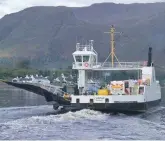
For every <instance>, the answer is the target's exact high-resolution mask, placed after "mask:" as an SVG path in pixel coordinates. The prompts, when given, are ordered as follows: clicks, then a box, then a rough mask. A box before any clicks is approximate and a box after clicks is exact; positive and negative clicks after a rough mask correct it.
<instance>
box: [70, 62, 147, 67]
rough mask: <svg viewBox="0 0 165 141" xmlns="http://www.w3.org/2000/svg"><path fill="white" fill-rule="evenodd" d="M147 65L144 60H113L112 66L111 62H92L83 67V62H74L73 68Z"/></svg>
mask: <svg viewBox="0 0 165 141" xmlns="http://www.w3.org/2000/svg"><path fill="white" fill-rule="evenodd" d="M144 66H147V63H146V62H120V63H118V62H114V65H113V66H112V64H111V62H109V63H107V62H106V63H101V62H98V63H93V64H89V65H88V67H85V62H76V63H75V62H74V63H73V69H107V68H121V69H122V68H142V67H144Z"/></svg>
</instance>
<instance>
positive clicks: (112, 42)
mask: <svg viewBox="0 0 165 141" xmlns="http://www.w3.org/2000/svg"><path fill="white" fill-rule="evenodd" d="M114 32H115V28H114V26H113V25H112V26H111V29H110V34H111V47H110V48H111V63H112V67H113V66H114V55H115V53H114V51H115V50H114V49H115V37H114Z"/></svg>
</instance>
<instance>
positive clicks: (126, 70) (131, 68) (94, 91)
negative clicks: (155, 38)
mask: <svg viewBox="0 0 165 141" xmlns="http://www.w3.org/2000/svg"><path fill="white" fill-rule="evenodd" d="M114 33H115V28H114V26H112V27H111V30H110V34H111V52H110V54H109V56H108V58H110V57H111V60H110V61H107V60H108V58H107V59H106V60H105V61H104V62H98V53H97V52H96V51H95V49H94V46H93V40H91V41H90V42H89V44H88V45H81V44H80V43H77V44H76V51H75V52H74V53H73V54H72V55H73V59H74V62H73V65H72V69H75V70H77V71H78V78H77V91H76V92H75V93H74V94H70V95H68V94H66V95H64V98H66V99H70V105H71V107H72V108H73V109H77V110H81V109H92V110H97V111H102V112H109V113H110V112H121V113H128V112H146V111H147V110H149V109H150V108H153V107H155V106H158V105H159V104H160V102H161V87H160V84H159V81H158V80H156V74H155V68H154V64H153V62H152V48H151V47H150V48H149V51H148V61H141V62H120V61H119V60H118V58H117V57H116V55H115V51H114V48H115V46H114V45H115V41H114ZM146 56H147V55H146ZM115 60H116V61H115Z"/></svg>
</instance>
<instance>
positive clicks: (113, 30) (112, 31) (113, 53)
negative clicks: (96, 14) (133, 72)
mask: <svg viewBox="0 0 165 141" xmlns="http://www.w3.org/2000/svg"><path fill="white" fill-rule="evenodd" d="M104 33H108V34H110V41H111V43H110V49H111V53H110V54H109V56H108V57H107V59H108V58H109V57H110V56H111V63H112V67H113V66H114V57H115V58H116V60H117V61H118V62H119V60H118V58H117V57H116V55H115V36H114V34H115V33H121V32H115V28H114V26H113V25H112V26H111V29H110V32H104ZM107 59H106V60H105V62H106V61H107ZM119 64H120V62H119ZM120 65H121V64H120Z"/></svg>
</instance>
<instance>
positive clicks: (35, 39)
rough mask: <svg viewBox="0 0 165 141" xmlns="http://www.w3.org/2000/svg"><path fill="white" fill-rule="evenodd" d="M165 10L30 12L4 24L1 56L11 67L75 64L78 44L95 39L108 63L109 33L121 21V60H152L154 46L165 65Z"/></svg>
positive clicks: (114, 7)
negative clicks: (27, 63)
mask: <svg viewBox="0 0 165 141" xmlns="http://www.w3.org/2000/svg"><path fill="white" fill-rule="evenodd" d="M164 6H165V3H155V4H131V5H124V4H113V3H109V4H107V3H104V4H94V5H92V6H90V7H83V8H67V7H32V8H27V9H25V10H23V11H20V12H17V13H14V14H10V15H6V16H4V17H3V18H2V19H1V20H0V58H1V59H5V58H7V59H8V60H10V61H8V62H10V64H12V63H13V62H16V61H18V60H20V59H24V58H26V59H29V60H31V62H32V64H33V65H35V67H51V68H52V67H57V64H60V65H58V67H61V65H65V64H64V63H71V62H72V56H71V55H72V52H73V51H74V50H75V44H76V41H78V42H83V43H86V41H88V40H91V39H92V40H94V45H95V49H96V50H97V51H98V52H99V57H100V58H101V59H102V60H103V59H105V58H106V57H107V55H108V53H109V35H108V34H104V32H105V31H108V30H109V28H110V25H111V24H113V23H115V26H116V28H117V29H116V30H117V31H119V32H123V34H122V35H121V36H120V35H117V34H116V41H117V43H116V54H117V56H119V59H120V60H130V59H131V60H139V59H140V60H143V59H146V58H147V57H146V55H147V49H148V46H152V47H153V48H154V57H155V58H154V59H155V60H156V61H157V62H158V61H159V63H163V64H164V65H165V63H164V62H163V61H162V62H161V60H163V58H165V57H164V52H165V46H164V45H165V40H164V37H165V32H164V31H165V26H164V25H165V12H164V9H163V7H164ZM128 54H129V55H128ZM1 62H2V61H1ZM0 64H2V63H0ZM6 65H7V63H6ZM67 65H70V64H67Z"/></svg>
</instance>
